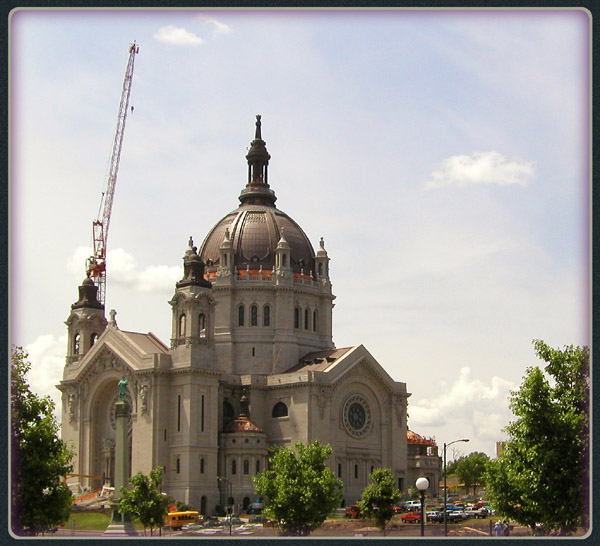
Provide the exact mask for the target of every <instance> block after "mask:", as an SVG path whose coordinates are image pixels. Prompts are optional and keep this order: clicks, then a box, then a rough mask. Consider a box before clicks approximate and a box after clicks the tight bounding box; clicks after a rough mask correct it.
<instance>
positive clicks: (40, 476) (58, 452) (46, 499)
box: [10, 347, 73, 535]
mask: <svg viewBox="0 0 600 546" xmlns="http://www.w3.org/2000/svg"><path fill="white" fill-rule="evenodd" d="M27 357H28V355H27V353H26V352H25V351H23V349H22V348H21V347H13V350H12V352H11V367H10V402H11V526H12V529H13V531H14V532H15V533H16V534H18V535H37V534H40V533H45V532H47V531H48V530H50V529H52V528H54V527H56V526H57V525H60V524H63V523H65V522H66V521H68V519H69V516H70V514H71V505H72V501H73V497H72V494H71V491H70V490H69V488H68V487H67V485H66V483H65V482H64V481H63V480H62V478H63V477H65V476H66V475H67V474H68V473H69V472H72V471H73V466H72V465H71V460H72V458H73V455H72V453H71V452H70V451H69V449H68V448H67V445H66V444H65V442H63V441H62V440H61V439H60V437H59V432H60V431H59V425H58V423H57V422H56V419H55V417H54V414H53V411H54V402H53V401H52V400H51V398H50V397H49V396H45V397H40V396H38V395H36V394H34V393H32V392H31V390H30V388H29V384H28V383H27V378H26V375H27V373H28V372H29V370H30V369H31V364H30V363H29V362H28V361H27Z"/></svg>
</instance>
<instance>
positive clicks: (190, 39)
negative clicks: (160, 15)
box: [153, 25, 206, 46]
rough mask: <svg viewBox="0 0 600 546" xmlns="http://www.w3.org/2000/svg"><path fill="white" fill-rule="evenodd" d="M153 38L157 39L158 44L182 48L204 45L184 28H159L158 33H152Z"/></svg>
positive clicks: (201, 40) (198, 37) (197, 37)
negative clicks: (163, 43)
mask: <svg viewBox="0 0 600 546" xmlns="http://www.w3.org/2000/svg"><path fill="white" fill-rule="evenodd" d="M153 38H155V39H157V40H158V41H159V42H165V43H168V44H174V45H183V46H189V45H192V46H196V45H203V44H205V43H206V42H205V41H204V40H203V39H202V38H200V36H197V35H196V34H194V33H193V32H190V31H188V30H186V29H184V28H179V27H174V26H173V25H167V26H166V27H161V28H159V29H158V31H156V32H155V33H154V36H153Z"/></svg>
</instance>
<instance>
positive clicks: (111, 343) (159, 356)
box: [63, 325, 170, 380]
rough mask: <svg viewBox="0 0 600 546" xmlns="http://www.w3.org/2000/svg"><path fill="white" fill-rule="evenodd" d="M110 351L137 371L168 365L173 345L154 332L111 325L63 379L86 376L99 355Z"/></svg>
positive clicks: (67, 368)
mask: <svg viewBox="0 0 600 546" xmlns="http://www.w3.org/2000/svg"><path fill="white" fill-rule="evenodd" d="M110 353H112V354H114V355H115V356H117V357H118V358H119V359H120V360H121V361H122V362H123V363H124V364H125V365H127V366H129V367H130V368H131V369H132V370H134V371H141V370H148V369H154V368H157V367H160V368H163V367H168V366H169V362H170V355H169V349H168V348H167V347H166V346H165V344H164V343H162V342H161V341H160V340H159V339H158V338H157V337H156V336H155V335H154V334H152V333H148V334H141V333H138V332H126V331H123V330H119V329H118V328H116V327H115V326H110V325H109V326H108V327H107V328H106V330H104V332H102V335H101V336H100V337H99V338H98V341H96V343H95V344H94V346H93V347H92V348H91V349H90V350H89V351H88V352H87V353H86V354H85V355H83V357H82V358H81V360H79V362H77V363H75V364H73V365H70V366H67V367H66V368H65V371H64V375H63V380H76V379H77V378H80V377H82V376H83V375H85V374H86V373H88V372H87V371H88V370H90V369H93V368H94V366H95V364H96V362H97V360H98V358H102V355H105V354H110Z"/></svg>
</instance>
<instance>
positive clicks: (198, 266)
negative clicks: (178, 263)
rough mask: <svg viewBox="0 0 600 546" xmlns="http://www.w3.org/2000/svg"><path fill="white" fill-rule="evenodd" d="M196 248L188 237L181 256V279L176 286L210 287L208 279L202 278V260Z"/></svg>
mask: <svg viewBox="0 0 600 546" xmlns="http://www.w3.org/2000/svg"><path fill="white" fill-rule="evenodd" d="M197 250H198V249H197V248H196V247H195V246H194V241H193V239H192V238H191V237H190V240H189V243H188V249H187V250H186V251H185V256H184V257H183V279H181V280H180V281H179V282H178V283H177V285H176V286H177V288H182V287H184V286H191V285H194V286H203V287H205V288H212V284H210V281H207V280H206V279H205V278H204V262H203V261H202V259H201V258H200V256H198V253H197Z"/></svg>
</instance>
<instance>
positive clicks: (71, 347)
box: [65, 277, 107, 365]
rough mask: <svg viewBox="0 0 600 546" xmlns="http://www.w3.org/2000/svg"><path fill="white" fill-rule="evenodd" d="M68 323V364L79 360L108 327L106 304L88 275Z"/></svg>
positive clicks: (72, 307) (80, 289)
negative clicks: (99, 297)
mask: <svg viewBox="0 0 600 546" xmlns="http://www.w3.org/2000/svg"><path fill="white" fill-rule="evenodd" d="M65 324H66V325H67V339H68V346H67V365H68V364H71V363H73V362H78V361H79V359H80V358H81V357H82V356H83V355H84V354H85V353H87V352H88V351H89V350H90V349H91V348H92V346H93V345H94V343H96V341H97V339H98V338H99V337H100V335H101V334H102V332H104V330H105V328H106V324H107V321H106V317H105V316H104V305H102V304H101V303H100V302H99V301H98V287H97V286H96V285H94V281H93V280H92V279H90V278H89V277H86V278H85V279H84V280H83V282H82V283H81V286H80V287H79V300H78V301H76V302H75V303H74V304H73V305H71V314H70V315H69V318H68V319H67V320H66V322H65Z"/></svg>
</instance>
